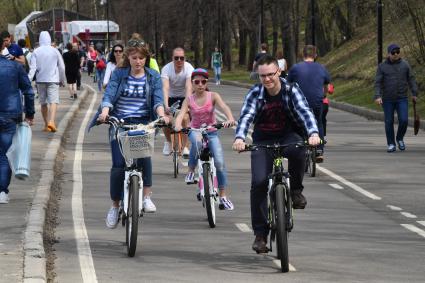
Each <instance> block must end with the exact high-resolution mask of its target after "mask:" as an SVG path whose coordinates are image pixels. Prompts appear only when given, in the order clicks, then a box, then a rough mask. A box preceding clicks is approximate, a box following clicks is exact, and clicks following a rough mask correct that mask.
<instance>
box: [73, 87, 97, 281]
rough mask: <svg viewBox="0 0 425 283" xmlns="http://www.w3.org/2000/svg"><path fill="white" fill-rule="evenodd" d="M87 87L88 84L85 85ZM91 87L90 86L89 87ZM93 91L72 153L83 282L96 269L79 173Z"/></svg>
mask: <svg viewBox="0 0 425 283" xmlns="http://www.w3.org/2000/svg"><path fill="white" fill-rule="evenodd" d="M87 87H88V86H87ZM91 89H92V88H91ZM92 92H93V93H94V95H93V98H92V100H91V103H90V106H89V110H88V111H87V113H86V115H85V117H84V120H83V122H82V123H81V127H80V130H79V132H78V138H77V143H76V145H75V155H74V168H73V179H74V185H73V191H72V219H73V222H74V234H75V240H76V242H77V250H78V259H79V261H80V269H81V275H82V278H83V282H90V283H92V282H94V283H95V282H97V278H96V271H95V269H94V264H93V258H92V254H91V250H90V242H89V238H88V235H87V230H86V224H85V222H84V212H83V201H82V194H83V180H82V173H81V160H82V156H83V142H84V136H85V130H86V126H87V124H88V122H89V118H90V117H91V115H92V112H93V107H94V103H95V102H96V99H97V92H96V91H94V90H93V89H92Z"/></svg>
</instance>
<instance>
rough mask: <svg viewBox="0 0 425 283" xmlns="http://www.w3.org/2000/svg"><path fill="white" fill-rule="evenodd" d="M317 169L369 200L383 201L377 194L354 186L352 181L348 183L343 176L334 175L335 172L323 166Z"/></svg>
mask: <svg viewBox="0 0 425 283" xmlns="http://www.w3.org/2000/svg"><path fill="white" fill-rule="evenodd" d="M317 169H319V170H320V171H322V172H323V173H325V174H326V175H329V176H330V177H332V178H334V179H335V180H337V181H339V182H341V183H343V184H344V185H346V186H347V187H350V188H352V189H353V190H355V191H356V192H358V193H361V194H362V195H364V196H366V197H368V198H371V199H373V200H381V199H382V198H381V197H379V196H377V195H375V194H373V193H371V192H368V191H366V190H365V189H363V188H361V187H360V186H358V185H356V184H354V183H352V182H350V181H348V180H346V179H344V178H343V177H341V176H339V175H337V174H335V173H333V172H332V171H331V170H329V169H326V168H324V167H322V166H319V165H317Z"/></svg>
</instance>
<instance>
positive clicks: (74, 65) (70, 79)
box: [63, 42, 80, 99]
mask: <svg viewBox="0 0 425 283" xmlns="http://www.w3.org/2000/svg"><path fill="white" fill-rule="evenodd" d="M77 48H78V47H77V46H74V45H73V44H72V43H70V42H68V43H67V44H66V49H68V52H66V53H64V54H63V61H64V63H65V76H66V82H67V84H68V89H69V98H70V99H77V78H78V73H79V72H80V57H79V56H78V49H77Z"/></svg>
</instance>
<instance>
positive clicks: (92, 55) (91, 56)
mask: <svg viewBox="0 0 425 283" xmlns="http://www.w3.org/2000/svg"><path fill="white" fill-rule="evenodd" d="M96 57H97V53H96V50H95V49H94V44H93V42H92V43H90V45H89V50H87V54H86V58H87V74H88V75H89V77H94V75H95V74H94V65H95V64H96ZM94 82H96V80H95V79H94Z"/></svg>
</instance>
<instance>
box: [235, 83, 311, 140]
mask: <svg viewBox="0 0 425 283" xmlns="http://www.w3.org/2000/svg"><path fill="white" fill-rule="evenodd" d="M280 80H281V83H282V89H283V88H285V91H282V90H281V91H280V94H281V95H282V100H283V108H284V109H283V110H284V111H285V112H286V113H287V114H288V117H289V119H290V121H292V122H293V123H295V125H296V126H297V127H298V128H301V129H304V131H305V133H307V135H308V136H310V135H311V134H313V133H318V132H319V130H318V127H317V123H316V120H315V118H314V114H313V113H312V112H311V110H310V108H309V106H308V103H307V100H306V99H305V97H304V94H303V93H302V91H301V90H300V88H299V87H298V85H296V84H294V85H293V87H292V92H291V93H289V90H290V88H291V86H290V85H289V84H288V83H287V82H286V80H285V79H280ZM264 105H265V88H264V86H263V85H262V84H256V85H254V86H253V87H252V88H251V89H250V91H249V92H248V94H247V95H246V97H245V101H244V104H243V106H242V110H241V115H240V117H239V120H238V126H237V128H236V135H235V139H237V138H239V139H243V140H245V139H246V135H247V133H248V129H249V127H250V126H251V124H252V123H254V124H255V123H256V121H257V119H258V117H259V116H260V115H259V114H260V113H261V111H262V110H263V108H264Z"/></svg>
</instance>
